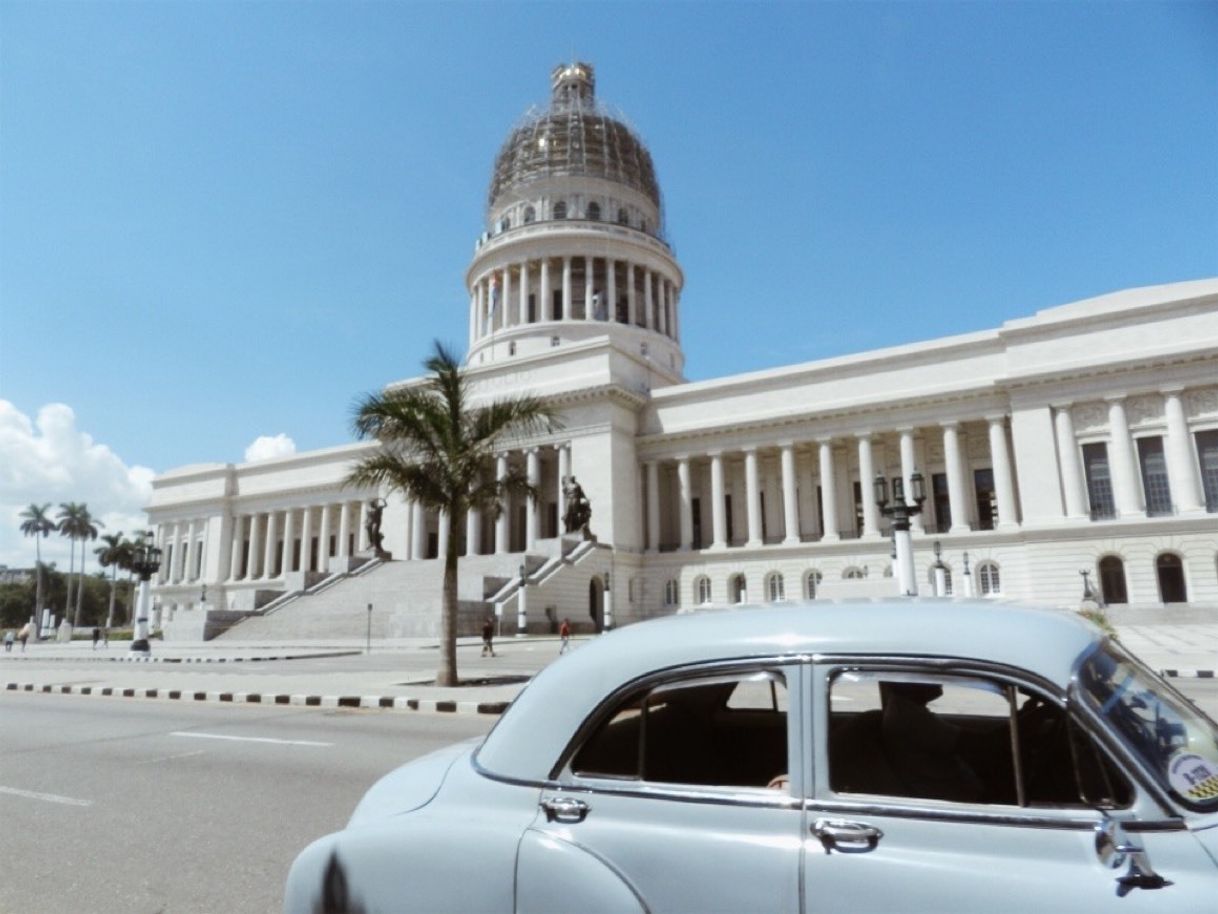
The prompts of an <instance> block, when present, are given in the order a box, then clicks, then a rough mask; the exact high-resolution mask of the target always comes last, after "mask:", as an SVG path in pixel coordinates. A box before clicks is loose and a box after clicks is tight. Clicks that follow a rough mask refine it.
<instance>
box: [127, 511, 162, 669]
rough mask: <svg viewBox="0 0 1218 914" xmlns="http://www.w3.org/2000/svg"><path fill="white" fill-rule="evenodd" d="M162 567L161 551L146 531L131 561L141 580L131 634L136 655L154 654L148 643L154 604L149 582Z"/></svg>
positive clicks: (139, 538) (140, 537) (132, 568)
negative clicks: (150, 611)
mask: <svg viewBox="0 0 1218 914" xmlns="http://www.w3.org/2000/svg"><path fill="white" fill-rule="evenodd" d="M160 567H161V550H160V548H159V547H158V546H157V545H156V544H155V543H154V542H153V541H152V535H151V534H150V533H148V532H147V531H145V532H143V533H141V534H140V535H139V537H138V538H137V539H136V541H135V550H134V555H133V556H132V559H131V570H132V571H134V572H135V573H136V574H137V575H139V578H140V596H139V600H138V601H137V602H136V610H135V625H134V626H133V630H132V632H131V650H132V652H135V653H141V654H148V653H151V652H152V647H151V645H149V643H148V610H149V608H150V603H151V602H152V597H151V591H152V588H151V586H150V585H149V583H148V582H149V581H150V580H151V579H152V576H153V575H154V574H156V573H157V571H159V570H160Z"/></svg>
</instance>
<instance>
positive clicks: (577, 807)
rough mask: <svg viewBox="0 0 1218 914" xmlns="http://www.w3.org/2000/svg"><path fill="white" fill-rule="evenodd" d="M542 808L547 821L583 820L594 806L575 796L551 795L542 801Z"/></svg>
mask: <svg viewBox="0 0 1218 914" xmlns="http://www.w3.org/2000/svg"><path fill="white" fill-rule="evenodd" d="M541 808H542V809H544V810H545V811H546V821H547V822H582V821H584V819H585V818H587V816H588V810H590V809H591V808H592V807H590V806H589V805H588V804H587V803H585V802H584V801H583V800H577V799H576V798H575V797H549V798H548V799H545V800H542V801H541Z"/></svg>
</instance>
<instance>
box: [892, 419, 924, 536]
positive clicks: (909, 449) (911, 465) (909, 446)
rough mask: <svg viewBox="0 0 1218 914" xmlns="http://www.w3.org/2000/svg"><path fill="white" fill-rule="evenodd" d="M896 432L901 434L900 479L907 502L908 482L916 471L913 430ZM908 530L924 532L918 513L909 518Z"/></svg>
mask: <svg viewBox="0 0 1218 914" xmlns="http://www.w3.org/2000/svg"><path fill="white" fill-rule="evenodd" d="M897 431H898V432H900V434H901V478H902V479H903V480H905V499H906V500H907V501H909V500H911V499H912V498H913V484H912V483H911V482H910V481H909V480H910V477H911V476H913V474H914V472H915V471H916V470H917V469H918V463H917V457H916V456H915V454H914V437H913V429H912V428H909V427H906V428H899V429H897ZM909 529H910V531H911V532H913V533H922V532H923V531H924V530H925V527H924V526H923V524H922V515H921V514H920V513H919V514H915V515H914V516H913V517H912V518H910V520H909Z"/></svg>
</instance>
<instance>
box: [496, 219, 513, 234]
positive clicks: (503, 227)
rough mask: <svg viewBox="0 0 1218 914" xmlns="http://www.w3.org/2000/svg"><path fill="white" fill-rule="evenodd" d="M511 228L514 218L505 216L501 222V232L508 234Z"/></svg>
mask: <svg viewBox="0 0 1218 914" xmlns="http://www.w3.org/2000/svg"><path fill="white" fill-rule="evenodd" d="M511 227H512V217H511V216H504V217H503V218H502V219H500V220H499V231H501V232H506V231H507V230H508V229H510V228H511Z"/></svg>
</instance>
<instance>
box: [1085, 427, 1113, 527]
mask: <svg viewBox="0 0 1218 914" xmlns="http://www.w3.org/2000/svg"><path fill="white" fill-rule="evenodd" d="M1083 471H1084V472H1085V473H1086V474H1087V498H1088V499H1089V500H1090V501H1091V519H1092V520H1106V519H1108V518H1113V517H1116V503H1115V502H1114V501H1113V500H1112V474H1111V473H1110V472H1109V470H1108V445H1106V444H1104V443H1103V442H1102V441H1101V442H1097V443H1095V444H1084V445H1083Z"/></svg>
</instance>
